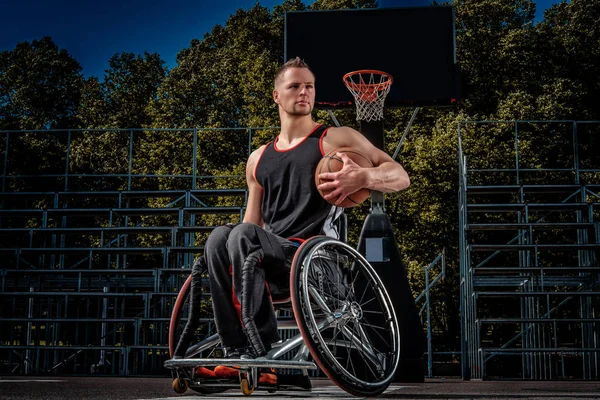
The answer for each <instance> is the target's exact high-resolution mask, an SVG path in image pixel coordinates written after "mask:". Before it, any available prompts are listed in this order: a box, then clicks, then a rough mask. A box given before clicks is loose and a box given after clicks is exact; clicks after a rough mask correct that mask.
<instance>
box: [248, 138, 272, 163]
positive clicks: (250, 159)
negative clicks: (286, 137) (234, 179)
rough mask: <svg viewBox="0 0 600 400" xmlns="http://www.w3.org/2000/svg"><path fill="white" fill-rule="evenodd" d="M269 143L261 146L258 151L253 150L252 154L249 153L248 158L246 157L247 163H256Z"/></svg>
mask: <svg viewBox="0 0 600 400" xmlns="http://www.w3.org/2000/svg"><path fill="white" fill-rule="evenodd" d="M269 143H271V142H269ZM269 143H266V144H263V145H262V146H260V147H259V148H258V149H256V150H254V151H253V152H252V153H250V156H249V157H248V162H249V163H250V162H256V161H257V160H258V159H259V158H260V156H261V154H262V153H263V152H264V151H265V149H266V148H267V146H268V145H269Z"/></svg>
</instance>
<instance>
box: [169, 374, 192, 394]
mask: <svg viewBox="0 0 600 400" xmlns="http://www.w3.org/2000/svg"><path fill="white" fill-rule="evenodd" d="M189 387H190V384H189V383H188V381H186V380H185V379H181V378H175V379H173V390H174V391H175V393H179V394H182V393H185V392H186V390H188V388H189Z"/></svg>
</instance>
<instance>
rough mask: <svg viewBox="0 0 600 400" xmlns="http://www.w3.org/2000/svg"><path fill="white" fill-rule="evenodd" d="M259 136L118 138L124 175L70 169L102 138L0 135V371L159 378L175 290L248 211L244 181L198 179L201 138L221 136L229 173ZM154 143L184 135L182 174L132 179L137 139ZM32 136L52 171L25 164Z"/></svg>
mask: <svg viewBox="0 0 600 400" xmlns="http://www.w3.org/2000/svg"><path fill="white" fill-rule="evenodd" d="M260 129H263V130H264V129H271V128H260ZM260 129H250V128H243V129H228V130H211V131H210V132H203V131H202V130H200V129H188V130H177V131H176V132H175V131H173V130H124V131H121V132H120V133H121V134H122V135H123V136H124V137H125V138H129V140H128V141H127V143H126V147H127V145H128V146H129V152H128V154H127V155H126V156H125V157H126V159H124V160H117V161H119V162H115V163H114V164H115V165H118V164H120V165H125V166H126V167H125V168H126V169H125V170H123V171H120V172H119V171H118V172H114V171H102V170H96V171H89V170H86V171H80V170H81V169H82V168H81V167H77V166H75V165H74V164H73V162H72V161H69V160H70V158H69V157H72V155H73V152H74V146H75V145H78V146H81V145H82V143H85V141H84V140H83V139H85V138H86V137H88V136H89V137H92V136H94V137H96V138H97V137H99V135H102V134H105V133H106V132H105V131H101V130H95V131H85V130H71V131H35V132H17V131H2V132H0V136H1V137H0V139H1V143H3V144H5V145H4V146H3V147H4V148H3V149H1V150H0V158H1V161H0V162H2V168H3V169H2V174H1V175H2V192H1V193H0V279H1V280H0V285H1V291H0V316H1V318H0V371H1V373H4V374H40V375H42V374H50V373H54V374H74V375H79V374H81V375H83V374H90V373H97V374H109V375H122V376H124V375H141V374H156V375H158V374H160V375H164V374H165V370H164V368H163V362H164V361H165V360H166V359H167V358H168V337H167V335H168V326H169V317H170V313H171V311H172V308H173V302H174V301H175V298H176V296H177V293H178V290H179V288H180V287H181V286H182V284H183V282H184V281H185V279H186V278H187V276H188V275H189V273H190V269H191V266H192V264H193V261H194V259H195V258H196V257H198V256H199V255H200V254H202V252H203V247H202V246H201V244H203V243H204V239H205V238H206V236H207V235H208V233H209V232H210V231H211V230H212V229H213V227H215V226H218V225H220V224H222V223H226V222H239V221H240V220H241V217H242V215H243V211H244V206H245V204H246V198H247V192H246V189H245V184H244V182H245V180H244V177H243V176H235V175H234V176H226V177H221V178H222V179H224V180H226V182H227V184H223V183H220V181H219V177H216V176H210V174H208V173H206V171H204V170H202V168H201V166H200V164H201V159H202V154H201V149H202V148H203V146H205V145H206V143H205V142H204V141H210V140H211V137H212V136H213V135H214V134H219V135H228V136H227V137H228V138H231V142H234V143H235V145H236V146H237V148H241V149H242V151H240V154H237V153H236V154H232V155H231V157H230V159H229V160H226V161H227V162H230V163H231V167H230V168H229V169H230V170H234V168H235V167H237V166H238V164H239V163H240V162H241V160H244V161H245V160H246V159H247V157H248V154H249V151H250V148H251V141H252V137H253V135H255V134H257V131H259V130H260ZM110 134H111V135H116V134H119V132H115V130H111V131H110ZM160 134H169V135H180V136H181V135H186V136H185V137H186V138H189V140H186V142H185V143H186V147H185V148H182V149H181V153H182V154H185V158H186V159H187V160H188V161H187V162H188V164H189V165H186V166H184V167H185V168H184V170H185V171H186V173H181V174H177V173H173V174H170V173H162V174H160V175H159V174H155V173H154V172H153V171H150V172H148V171H145V172H140V170H136V165H137V166H143V164H144V159H143V158H144V157H145V155H144V154H143V153H142V152H141V151H140V150H139V147H138V146H137V144H136V142H137V143H138V144H139V142H140V141H144V140H146V141H147V140H149V139H147V138H148V137H151V136H152V135H155V136H156V135H160ZM263 134H265V132H263ZM28 135H29V137H31V136H34V137H37V138H38V139H40V140H44V141H45V142H44V143H56V145H55V147H54V150H53V151H54V153H53V158H54V159H56V160H57V162H56V163H55V164H56V165H54V166H53V167H48V166H47V165H43V163H42V162H40V163H39V166H37V164H35V163H34V164H32V163H31V161H32V160H31V159H29V163H27V162H26V161H27V160H26V159H27V158H28V156H27V153H26V152H25V151H24V150H23V143H26V141H25V139H23V138H25V137H27V136H28ZM76 140H78V142H76ZM188 142H189V143H188ZM240 143H241V146H240ZM206 147H210V146H206ZM56 148H58V150H56ZM79 149H80V150H81V147H80V148H79ZM19 151H22V153H21V154H19V153H18V152H19ZM136 152H137V153H136ZM124 153H125V152H124ZM92 156H93V155H92ZM92 156H90V157H92ZM71 160H72V158H71ZM222 162H223V161H222ZM50 163H51V162H50ZM180 167H181V166H180ZM78 168H79V169H78ZM137 168H138V169H140V168H141V167H137ZM113 178H114V179H113ZM232 182H240V184H239V185H238V186H237V188H235V187H236V186H235V185H232Z"/></svg>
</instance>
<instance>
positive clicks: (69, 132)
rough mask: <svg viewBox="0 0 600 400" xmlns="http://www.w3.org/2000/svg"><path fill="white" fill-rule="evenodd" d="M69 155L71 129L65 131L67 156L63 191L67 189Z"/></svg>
mask: <svg viewBox="0 0 600 400" xmlns="http://www.w3.org/2000/svg"><path fill="white" fill-rule="evenodd" d="M70 157H71V130H70V129H69V130H68V131H67V156H66V157H65V192H66V191H68V190H69V159H70Z"/></svg>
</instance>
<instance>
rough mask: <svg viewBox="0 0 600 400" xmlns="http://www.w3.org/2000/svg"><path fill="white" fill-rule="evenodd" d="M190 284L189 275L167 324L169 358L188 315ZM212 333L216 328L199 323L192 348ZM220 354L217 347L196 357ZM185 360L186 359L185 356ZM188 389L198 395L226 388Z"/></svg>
mask: <svg viewBox="0 0 600 400" xmlns="http://www.w3.org/2000/svg"><path fill="white" fill-rule="evenodd" d="M191 282H192V276H191V275H190V276H189V277H188V278H187V279H186V281H185V282H184V284H183V286H182V287H181V289H180V291H179V294H178V295H177V299H176V300H175V304H174V306H173V311H172V313H171V320H170V322H169V354H170V356H171V357H173V354H174V353H175V348H176V346H177V343H178V342H179V337H180V336H181V332H182V331H183V328H184V326H185V323H186V319H187V316H188V314H189V297H190V290H191ZM201 317H202V319H203V320H204V319H212V318H213V316H212V314H211V313H209V312H203V313H202V315H201ZM214 331H216V328H215V327H214V326H211V324H210V323H201V324H200V327H199V328H198V329H197V330H196V333H197V337H196V338H195V339H196V340H194V341H192V344H191V346H193V345H194V344H195V343H196V342H198V341H200V340H202V339H203V338H205V337H207V336H208V335H210V334H212V333H215V332H214ZM191 346H190V347H191ZM220 352H221V349H220V346H219V345H217V346H216V347H214V348H212V349H208V350H206V351H204V352H202V353H200V354H199V355H197V356H196V357H205V358H209V357H214V356H218V357H220V356H222V354H220ZM186 358H188V356H187V355H186ZM186 379H187V378H186ZM186 382H187V381H186ZM188 387H189V389H191V390H194V391H196V392H198V393H200V394H214V393H221V392H224V391H226V390H227V388H218V387H216V388H215V387H203V386H201V385H200V386H198V385H197V384H196V383H195V384H188Z"/></svg>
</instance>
